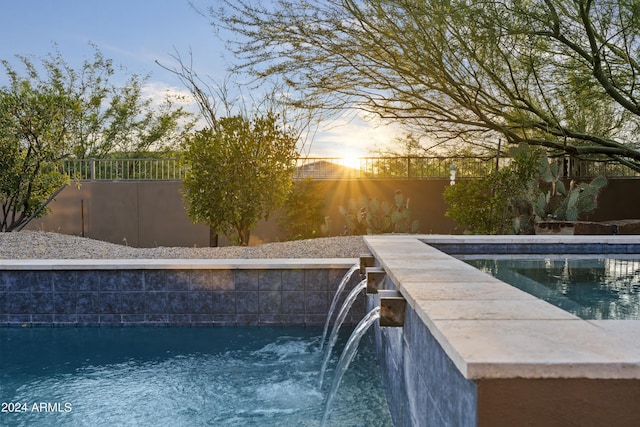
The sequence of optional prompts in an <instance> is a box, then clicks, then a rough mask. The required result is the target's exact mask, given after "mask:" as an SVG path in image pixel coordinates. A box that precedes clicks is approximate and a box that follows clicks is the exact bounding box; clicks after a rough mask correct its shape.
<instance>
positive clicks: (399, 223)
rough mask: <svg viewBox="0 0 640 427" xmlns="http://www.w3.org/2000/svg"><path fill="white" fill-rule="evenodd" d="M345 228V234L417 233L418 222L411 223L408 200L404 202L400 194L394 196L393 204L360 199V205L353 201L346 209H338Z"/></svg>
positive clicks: (398, 192)
mask: <svg viewBox="0 0 640 427" xmlns="http://www.w3.org/2000/svg"><path fill="white" fill-rule="evenodd" d="M340 213H341V214H342V215H344V217H345V219H346V222H347V226H346V230H345V233H347V234H354V235H357V234H383V233H417V232H418V228H419V223H418V221H413V222H412V221H411V218H410V217H411V215H410V212H409V199H407V201H406V203H405V202H404V196H403V195H402V192H400V191H399V190H397V191H396V192H395V194H394V201H393V204H390V203H388V202H387V201H380V200H379V199H378V198H377V197H373V198H367V197H361V198H360V203H356V202H355V201H354V200H353V199H352V200H350V201H349V204H348V208H347V209H345V208H343V207H342V206H341V207H340Z"/></svg>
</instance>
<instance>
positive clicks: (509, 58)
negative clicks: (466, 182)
mask: <svg viewBox="0 0 640 427" xmlns="http://www.w3.org/2000/svg"><path fill="white" fill-rule="evenodd" d="M211 16H212V19H213V23H214V24H215V25H217V26H219V27H221V28H224V29H226V30H231V31H234V32H235V34H237V35H238V36H239V37H236V38H235V39H234V40H230V41H229V45H230V46H231V48H232V50H233V51H234V52H235V53H236V54H237V56H238V57H239V58H240V59H239V61H240V62H239V63H238V65H237V70H242V71H247V72H250V73H251V74H253V75H254V76H257V77H258V78H267V77H271V76H281V77H282V78H283V79H285V80H286V81H287V82H288V83H289V84H290V85H291V86H292V87H293V88H295V89H296V90H298V91H299V93H301V96H300V98H299V99H298V100H297V104H298V105H301V106H307V107H309V108H319V109H322V110H341V109H345V108H351V107H357V108H362V109H365V110H367V111H370V112H374V113H376V114H378V115H380V116H381V117H383V118H388V119H391V120H395V121H399V122H402V123H405V124H406V125H407V126H410V127H411V128H413V129H416V132H422V133H427V134H429V136H430V137H431V138H436V139H439V140H441V141H460V140H466V141H474V142H478V141H495V139H496V138H497V137H498V136H501V137H503V138H505V139H506V141H507V142H508V143H511V144H519V143H522V142H526V143H528V144H529V145H537V146H542V147H545V148H546V149H548V150H551V152H552V153H556V154H557V153H567V154H569V155H572V156H574V157H578V158H587V159H588V158H591V159H597V160H603V159H604V160H613V161H617V162H620V163H622V164H625V165H627V166H629V167H632V168H634V169H635V170H640V151H639V150H638V144H639V143H640V141H639V140H638V137H637V135H638V125H639V124H640V117H639V116H640V102H639V101H640V99H639V97H638V88H639V87H640V85H639V83H640V63H639V62H638V57H640V55H639V53H640V51H639V50H640V6H639V5H638V3H637V2H634V1H627V0H601V1H593V0H533V1H531V0H508V1H482V2H470V1H466V0H445V1H443V0H425V1H414V0H305V1H299V0H280V1H278V2H268V3H264V4H262V3H259V4H256V3H255V2H252V1H247V0H240V1H238V0H224V6H222V7H216V8H212V9H211Z"/></svg>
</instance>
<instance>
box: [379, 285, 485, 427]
mask: <svg viewBox="0 0 640 427" xmlns="http://www.w3.org/2000/svg"><path fill="white" fill-rule="evenodd" d="M385 288H386V289H394V286H393V283H392V282H391V281H390V280H389V279H387V280H386V282H385ZM376 304H379V301H378V296H377V295H369V296H368V301H367V305H368V307H369V308H372V307H373V306H374V305H376ZM373 335H374V341H375V348H376V353H377V357H378V361H379V363H380V369H381V374H382V379H383V383H384V386H385V391H386V394H387V402H388V404H389V409H390V411H391V416H392V418H393V422H394V425H395V426H460V427H467V426H468V427H472V426H476V425H477V409H476V403H477V387H476V384H475V383H474V382H473V381H469V380H467V379H465V378H464V376H463V375H462V374H461V373H460V371H459V370H458V368H456V366H455V365H454V364H453V362H452V361H451V360H450V359H449V357H448V356H447V355H446V353H445V352H444V350H443V349H442V347H441V346H440V344H439V343H438V342H437V341H436V339H435V338H434V337H433V335H432V334H431V332H430V331H429V329H428V328H427V326H426V325H425V324H424V322H423V321H422V320H421V319H420V318H419V317H418V315H417V314H416V312H415V311H414V310H413V309H412V308H411V307H410V306H409V305H407V308H406V314H405V324H404V326H403V327H384V328H381V327H379V326H376V329H375V330H374V331H373Z"/></svg>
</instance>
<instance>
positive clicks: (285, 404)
mask: <svg viewBox="0 0 640 427" xmlns="http://www.w3.org/2000/svg"><path fill="white" fill-rule="evenodd" d="M321 332H322V330H321V328H315V327H314V328H303V327H259V328H257V327H220V328H183V327H169V328H142V327H131V328H0V401H1V402H3V403H2V412H0V425H3V426H21V425H28V426H39V425H42V426H67V425H81V426H84V425H91V426H101V425H104V426H113V425H120V426H126V425H132V426H133V425H135V426H146V425H149V426H181V425H184V426H187V425H188V426H195V425H215V426H237V425H246V426H252V425H260V426H265V425H269V426H280V425H283V426H284V425H286V426H292V425H296V426H317V425H320V420H321V419H322V414H323V410H324V399H325V394H326V390H324V389H323V390H318V388H317V382H318V372H319V369H320V365H321V364H322V357H323V355H322V354H321V351H320V350H319V341H320V335H321ZM346 333H348V331H347V332H346ZM346 333H345V334H346ZM346 337H347V336H343V337H342V339H343V340H345V339H346ZM363 341H367V340H363ZM338 356H339V355H338ZM338 356H336V357H338ZM357 359H358V360H356V361H354V363H353V364H352V365H351V367H350V369H349V370H348V371H347V374H346V376H345V378H344V379H343V381H342V385H341V388H340V389H339V391H338V393H339V395H338V396H337V398H336V399H335V400H334V402H335V403H334V405H333V407H332V408H333V409H332V412H331V414H332V415H331V418H330V419H329V424H328V425H335V426H390V425H392V424H391V419H390V415H389V410H388V407H387V403H386V400H385V397H384V391H383V389H382V386H381V383H380V374H379V372H378V370H377V365H376V361H375V356H374V354H373V351H372V347H371V343H370V342H367V343H366V344H365V343H364V342H363V344H361V348H360V351H359V353H358V356H357ZM334 364H335V362H334Z"/></svg>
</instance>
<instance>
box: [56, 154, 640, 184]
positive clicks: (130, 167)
mask: <svg viewBox="0 0 640 427" xmlns="http://www.w3.org/2000/svg"><path fill="white" fill-rule="evenodd" d="M556 161H558V162H559V166H560V168H561V169H560V170H562V171H563V175H564V176H566V177H568V178H590V177H595V176H605V177H608V178H612V177H640V174H639V173H638V172H635V171H633V170H632V169H630V168H627V167H625V166H623V165H621V164H619V163H613V162H611V163H605V162H586V161H579V162H574V161H568V160H566V159H562V158H560V159H557V160H556ZM510 162H511V159H510V158H500V159H499V160H498V167H500V168H502V167H504V166H506V165H508V164H509V163H510ZM63 168H64V170H65V172H66V173H67V174H68V175H69V176H70V177H71V178H72V179H78V180H92V181H120V180H122V181H125V180H130V181H134V180H164V181H171V180H174V181H177V180H181V179H183V178H184V177H185V175H186V172H185V168H184V166H183V165H182V164H181V163H180V162H179V161H178V159H174V158H169V159H72V160H66V161H65V162H64V165H63ZM495 168H496V159H495V158H479V157H361V158H359V159H356V160H347V159H344V158H339V157H305V158H298V159H296V161H295V172H294V178H296V179H303V178H312V179H449V178H450V177H451V174H452V171H455V177H456V179H465V178H479V177H483V176H486V175H487V174H489V173H490V172H491V171H492V170H494V169H495Z"/></svg>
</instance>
